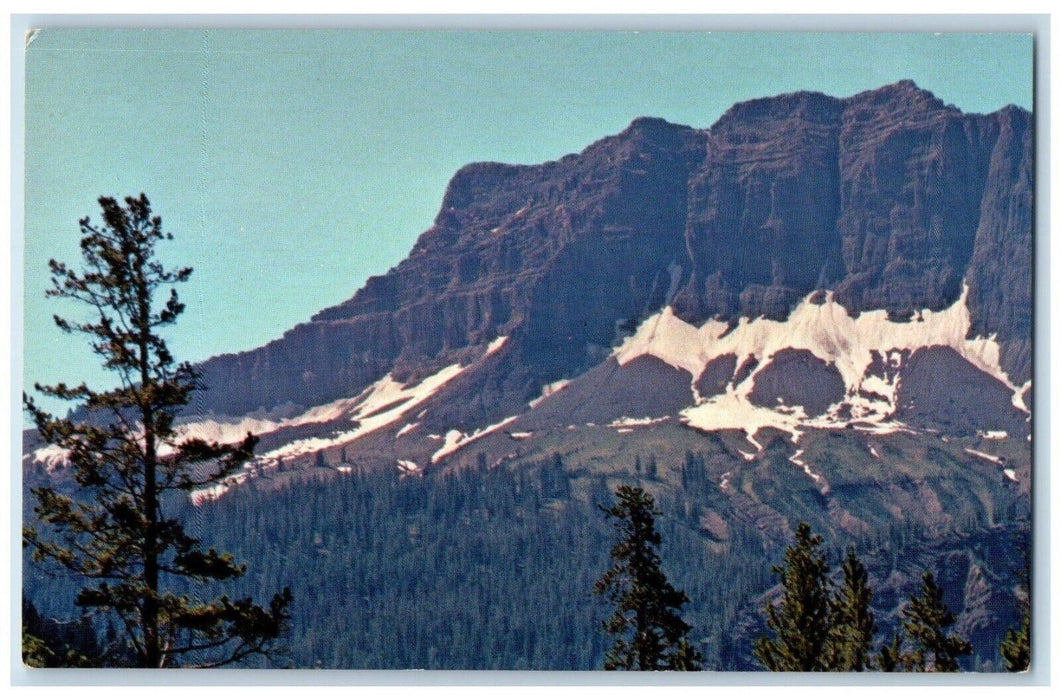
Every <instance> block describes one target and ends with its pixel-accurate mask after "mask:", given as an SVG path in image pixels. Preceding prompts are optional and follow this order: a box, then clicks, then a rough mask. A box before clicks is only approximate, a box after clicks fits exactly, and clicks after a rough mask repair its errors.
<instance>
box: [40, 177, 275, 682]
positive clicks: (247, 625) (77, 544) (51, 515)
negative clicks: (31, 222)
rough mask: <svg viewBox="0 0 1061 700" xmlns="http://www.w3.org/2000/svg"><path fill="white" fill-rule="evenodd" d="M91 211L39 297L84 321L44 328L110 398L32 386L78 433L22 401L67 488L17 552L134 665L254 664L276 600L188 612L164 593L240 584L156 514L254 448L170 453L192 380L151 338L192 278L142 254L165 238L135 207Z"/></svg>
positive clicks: (239, 569) (111, 204)
mask: <svg viewBox="0 0 1061 700" xmlns="http://www.w3.org/2000/svg"><path fill="white" fill-rule="evenodd" d="M99 204H100V206H101V207H102V209H103V223H102V224H101V225H94V224H92V223H90V220H89V218H88V217H86V218H84V219H82V220H81V221H80V227H81V233H82V239H81V251H82V255H83V263H84V271H83V272H78V271H76V270H74V269H71V268H69V267H67V266H66V264H64V263H61V262H56V261H54V260H52V261H50V263H49V265H50V267H51V272H52V281H53V288H52V289H51V290H50V291H49V292H48V296H52V297H59V298H66V299H72V300H74V301H77V302H81V303H82V304H84V305H86V306H87V307H88V308H89V309H90V316H89V320H87V321H82V322H75V321H70V320H66V319H63V318H60V317H58V316H57V317H56V318H55V322H56V324H57V325H58V327H59V328H60V329H61V330H62V331H64V332H67V333H80V334H83V335H85V336H87V337H88V340H89V345H90V347H91V349H92V350H93V352H94V353H95V354H96V355H98V356H99V357H100V359H101V360H102V364H103V366H104V367H105V368H106V369H108V370H110V371H112V372H113V373H114V374H115V375H116V377H117V384H118V386H117V388H114V389H111V390H108V391H95V390H92V389H90V388H89V387H88V386H87V385H85V384H81V385H79V386H74V387H71V386H67V385H65V384H57V385H55V386H41V385H36V389H37V391H39V392H41V393H42V394H44V395H46V396H50V397H54V398H58V399H63V400H68V401H74V402H77V403H79V404H81V407H82V416H83V417H82V418H80V419H76V418H56V417H55V416H53V415H51V414H50V413H48V412H46V411H44V410H43V409H41V408H40V407H39V406H37V405H36V404H35V403H34V401H33V399H32V398H29V397H25V398H24V402H25V406H26V409H27V411H28V412H29V413H30V414H31V415H32V417H33V421H34V423H35V424H36V427H37V430H38V431H39V432H40V436H41V438H42V439H43V440H44V441H45V442H47V443H50V444H53V445H55V446H57V447H59V448H61V449H63V450H65V452H66V454H67V460H68V462H69V464H70V466H71V469H72V474H73V476H74V479H75V480H76V488H73V489H72V490H71V491H70V492H66V491H61V490H60V489H58V488H53V487H41V488H36V489H33V490H32V493H33V496H34V498H35V499H36V506H35V509H34V512H35V514H36V520H37V522H36V523H35V524H33V525H31V526H28V527H26V528H24V530H23V541H24V543H25V544H26V546H28V547H30V548H31V549H32V554H33V557H34V559H35V560H37V561H47V562H52V563H54V564H57V565H58V566H59V567H60V568H61V569H65V570H68V571H70V572H73V573H74V574H75V575H77V576H78V577H80V578H81V579H82V580H84V581H85V584H84V585H85V587H84V588H82V589H81V590H80V592H79V593H78V594H77V598H76V601H75V602H76V604H77V605H79V606H81V607H83V608H85V609H87V610H89V611H92V612H96V613H101V614H103V615H104V616H114V617H116V618H117V621H118V622H119V625H118V626H119V628H120V629H122V630H123V631H124V637H123V642H124V644H125V645H127V648H129V649H130V650H131V652H130V653H131V654H132V655H133V656H134V657H135V662H134V663H135V665H138V666H144V667H152V668H159V667H165V666H175V665H198V666H217V665H221V664H226V663H231V662H234V661H238V660H240V659H243V658H245V657H247V656H250V655H253V654H259V653H268V652H269V651H270V650H272V648H273V645H274V643H275V641H276V639H277V638H278V637H279V636H280V634H281V633H282V631H283V630H284V627H285V623H286V620H287V606H288V603H289V601H290V593H289V591H288V590H287V589H285V590H284V592H283V593H281V594H277V595H276V596H274V597H273V599H272V602H271V603H270V604H269V606H268V607H267V608H263V607H261V606H259V605H256V604H255V603H254V602H253V601H252V600H251V599H249V598H248V599H242V600H230V599H229V598H227V597H221V598H218V599H215V600H198V599H194V598H192V597H190V596H188V595H185V594H179V593H177V592H175V590H174V589H175V588H176V587H180V588H183V589H187V588H191V587H193V586H197V585H199V584H203V583H207V582H211V581H225V580H229V579H234V578H237V577H239V576H242V575H243V573H244V571H245V568H244V567H243V566H241V565H238V564H237V563H236V562H235V561H234V560H233V558H232V557H231V556H230V555H228V554H222V553H218V552H216V551H214V550H213V549H210V550H204V548H203V547H202V546H201V543H200V542H199V540H198V539H196V538H195V537H192V536H191V535H190V534H188V533H187V532H186V531H185V529H184V526H183V525H182V523H181V522H180V521H178V520H177V519H175V518H174V517H172V516H171V515H170V513H169V510H168V509H169V508H170V507H172V506H173V505H174V501H175V500H179V497H180V496H181V494H183V493H186V492H188V491H190V490H192V489H195V488H201V487H205V486H209V485H212V484H216V483H218V482H219V481H220V480H222V479H224V478H226V477H228V476H229V475H231V474H233V473H235V472H236V471H237V470H239V469H241V468H242V466H243V465H244V463H245V462H246V461H247V460H248V459H250V458H251V456H252V450H253V448H254V445H255V439H254V438H253V437H252V436H250V435H248V436H247V438H246V439H245V440H243V441H242V442H241V443H240V444H237V445H219V444H217V443H210V442H206V441H203V440H199V439H182V438H181V436H180V435H179V434H178V433H177V431H176V430H175V429H174V425H173V424H174V419H175V417H176V415H177V413H178V412H179V411H180V410H181V409H182V408H183V407H184V406H185V405H186V404H187V403H188V401H189V399H190V397H191V394H192V392H193V391H194V390H195V389H197V388H199V386H200V383H199V375H198V372H197V371H196V370H195V369H194V368H193V367H192V366H191V365H190V364H188V363H177V362H176V360H175V359H174V357H173V355H172V354H171V353H170V351H169V349H168V347H167V345H166V342H165V340H164V339H163V338H162V336H161V335H160V334H159V333H160V330H161V329H164V328H166V327H168V326H171V325H172V324H174V323H175V322H176V320H177V318H178V316H180V314H181V312H183V310H184V305H183V304H182V303H181V302H180V301H179V299H178V297H177V292H176V289H175V288H174V287H173V285H175V284H177V283H180V282H184V281H186V280H187V279H188V278H189V276H190V275H191V272H192V271H191V268H176V269H167V268H166V267H165V266H163V264H162V263H161V262H160V261H159V260H158V259H157V257H156V245H157V244H158V243H159V242H161V241H164V240H170V239H172V235H171V234H169V233H164V232H163V229H162V222H161V219H160V218H159V217H157V216H154V215H152V212H151V206H150V203H149V202H148V200H147V197H145V196H144V195H140V197H139V198H134V197H128V198H126V199H125V206H124V207H123V206H121V205H120V204H119V203H118V202H117V201H116V200H114V199H112V198H109V197H101V198H100V200H99ZM166 287H169V294H168V296H167V297H166V298H165V301H164V302H162V303H161V304H160V305H159V303H158V299H157V298H156V297H157V296H159V295H161V294H163V293H164V292H163V290H164V288H166ZM174 496H177V497H178V498H177V499H175V498H174ZM182 582H184V583H182ZM175 584H177V585H176V586H175ZM187 584H191V585H187Z"/></svg>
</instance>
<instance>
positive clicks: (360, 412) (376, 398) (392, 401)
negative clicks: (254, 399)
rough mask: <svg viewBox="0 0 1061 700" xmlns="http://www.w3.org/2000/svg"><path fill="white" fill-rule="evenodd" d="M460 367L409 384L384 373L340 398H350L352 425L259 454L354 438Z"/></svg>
mask: <svg viewBox="0 0 1061 700" xmlns="http://www.w3.org/2000/svg"><path fill="white" fill-rule="evenodd" d="M463 371H464V368H463V367H461V366H460V365H459V364H453V365H450V366H448V367H446V368H444V369H442V370H440V371H439V372H437V373H436V374H433V375H431V376H430V377H427V378H426V379H424V380H423V381H422V382H420V383H419V384H415V385H413V386H408V385H405V384H401V383H399V382H397V381H395V380H394V379H393V378H392V377H391V375H390V374H388V375H387V376H385V377H383V378H382V379H380V380H379V381H377V382H376V383H375V384H373V385H372V386H371V387H369V388H368V389H366V390H365V391H363V392H362V393H361V394H360V395H359V396H358V397H357V399H344V401H353V402H354V403H353V405H352V406H351V407H350V408H349V409H348V411H347V413H346V416H347V417H348V418H349V420H350V421H351V422H352V423H356V424H357V425H356V427H354V429H352V430H348V431H343V432H341V433H339V434H337V435H333V436H331V437H328V438H318V437H313V438H305V439H301V440H295V441H293V442H291V443H288V444H287V445H284V446H283V447H280V448H277V449H275V450H272V451H270V452H267V453H265V454H264V455H262V456H263V457H266V458H272V459H276V458H278V457H293V456H298V455H303V454H306V453H309V452H318V451H320V450H322V449H324V448H327V447H334V446H336V445H342V444H345V443H348V442H351V441H353V440H356V439H358V438H360V437H363V436H364V435H367V434H368V433H371V432H374V431H376V430H379V429H380V428H383V427H385V426H388V425H390V424H391V423H393V422H395V421H396V420H398V419H399V418H401V417H402V416H403V415H405V414H406V413H407V412H408V411H409V410H411V409H412V408H413V407H415V406H417V405H419V404H420V403H423V402H424V401H426V400H427V399H429V398H430V397H431V396H433V395H434V394H435V393H436V392H437V391H438V390H439V389H440V388H441V387H442V386H443V385H445V384H446V383H447V382H449V381H450V380H451V379H453V378H454V377H456V376H457V375H459V374H460V373H461V372H463Z"/></svg>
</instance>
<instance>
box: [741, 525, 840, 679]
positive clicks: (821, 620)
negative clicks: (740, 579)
mask: <svg viewBox="0 0 1061 700" xmlns="http://www.w3.org/2000/svg"><path fill="white" fill-rule="evenodd" d="M773 571H774V574H775V575H777V577H778V578H779V579H780V582H781V588H782V589H783V591H784V594H783V597H782V599H781V601H780V603H779V604H777V605H774V604H770V603H768V604H767V606H766V609H765V612H766V626H767V627H768V628H769V629H770V630H771V632H773V638H770V637H761V638H760V639H758V640H756V642H755V646H754V649H753V653H754V654H755V658H756V659H757V660H758V661H759V663H761V664H762V665H763V667H764V668H766V669H767V670H768V671H828V670H830V667H829V662H828V655H827V652H828V648H827V645H828V644H829V636H830V635H829V622H830V589H829V567H828V566H827V565H826V562H825V555H824V554H823V553H822V537H821V535H814V534H812V533H811V529H810V525H808V524H807V523H800V524H799V525H798V526H797V527H796V533H795V541H794V542H793V543H792V545H790V546H789V547H788V549H786V550H785V560H784V564H783V565H781V566H775V567H773Z"/></svg>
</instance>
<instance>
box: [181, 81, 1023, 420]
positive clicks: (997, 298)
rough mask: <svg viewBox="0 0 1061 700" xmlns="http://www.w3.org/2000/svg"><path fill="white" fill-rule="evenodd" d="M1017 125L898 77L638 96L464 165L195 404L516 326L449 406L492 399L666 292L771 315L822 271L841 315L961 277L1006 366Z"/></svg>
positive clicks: (593, 357) (470, 347)
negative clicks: (634, 103) (717, 105)
mask: <svg viewBox="0 0 1061 700" xmlns="http://www.w3.org/2000/svg"><path fill="white" fill-rule="evenodd" d="M1031 142H1032V138H1031V115H1030V114H1029V113H1028V112H1026V111H1023V110H1020V109H1017V108H1007V109H1004V110H1001V111H999V112H997V113H994V114H989V115H977V114H963V113H962V112H960V111H959V110H957V109H956V108H954V107H951V106H948V105H944V104H943V103H942V102H940V101H939V100H938V99H936V98H935V97H934V96H933V95H932V94H930V93H928V92H926V91H924V90H920V89H919V88H917V87H916V86H915V85H914V84H913V83H910V82H901V83H897V84H894V85H890V86H886V87H883V88H880V89H878V90H874V91H870V92H866V93H862V94H858V95H855V96H852V97H849V98H845V99H838V98H833V97H828V96H825V95H821V94H816V93H796V94H792V95H783V96H779V97H768V98H764V99H759V100H753V101H751V102H746V103H741V104H738V105H735V106H734V107H733V108H731V109H730V110H729V111H728V112H727V113H726V114H725V115H723V117H722V118H721V119H719V121H718V122H717V123H716V124H715V125H714V126H712V127H711V128H709V129H694V128H690V127H686V126H679V125H674V124H669V123H667V122H665V121H663V120H659V119H638V120H635V121H634V122H633V123H632V124H631V125H630V126H629V127H628V128H627V129H626V130H625V131H623V132H622V133H620V134H617V135H615V136H610V137H607V138H604V139H602V140H601V141H599V142H597V143H594V144H592V145H591V146H589V147H588V148H586V149H585V150H584V151H582V152H581V153H578V154H573V155H569V156H566V157H564V158H562V159H560V160H558V161H554V162H550V163H544V164H541V165H531V166H512V165H502V164H498V163H478V164H473V165H469V166H467V167H465V168H463V169H461V170H460V171H459V172H458V173H457V174H456V175H455V176H454V177H453V179H452V181H451V182H450V185H449V187H448V190H447V192H446V194H445V197H444V199H443V201H442V205H441V208H440V211H439V214H438V216H437V217H436V220H435V222H434V224H433V225H432V226H431V228H429V229H428V230H427V231H425V232H424V233H423V234H422V235H421V236H420V238H419V240H418V241H417V243H416V245H415V246H414V247H413V249H412V251H411V252H410V254H409V256H408V258H406V259H405V260H404V261H403V262H401V263H400V264H399V265H397V266H396V267H395V268H394V269H392V270H390V271H389V272H387V273H386V274H384V275H381V276H378V277H373V278H372V279H370V280H369V281H368V283H366V285H365V286H364V288H362V289H361V290H360V291H358V292H357V294H355V295H354V296H353V297H352V298H351V299H350V300H349V301H347V302H344V303H342V304H339V305H338V306H335V307H333V308H330V309H325V310H323V311H321V312H320V313H319V314H317V315H316V316H315V317H314V318H313V319H312V320H311V321H310V322H308V323H306V324H302V325H300V326H298V327H296V328H294V329H292V330H290V331H289V332H287V333H286V334H285V335H284V336H283V337H282V338H281V339H279V340H277V341H274V342H272V343H270V344H268V345H266V346H264V347H262V348H259V349H257V350H252V351H250V352H246V353H241V354H238V355H226V356H222V357H218V358H214V359H213V360H210V361H208V362H206V363H205V364H204V366H203V369H204V371H205V375H206V384H207V386H208V387H209V390H208V391H207V392H206V393H205V394H204V395H203V397H202V399H201V401H200V402H199V403H197V404H196V409H197V410H200V411H205V410H214V411H217V412H221V413H227V414H242V413H246V412H248V411H253V410H256V409H258V408H264V409H267V410H268V409H271V408H272V407H274V406H278V405H282V404H285V403H287V402H291V403H294V404H296V405H300V406H312V405H320V404H324V403H328V402H330V401H333V400H336V399H340V398H344V397H349V396H352V395H355V394H356V393H358V392H360V391H362V390H363V389H364V388H365V387H367V386H369V385H370V384H372V383H373V382H375V381H377V380H379V379H380V378H381V377H383V376H384V375H386V374H388V373H391V374H392V375H393V376H394V377H397V378H398V379H406V378H408V377H415V376H416V375H417V374H418V373H420V374H423V373H427V374H430V373H433V372H436V371H438V370H440V369H442V368H443V367H445V366H447V365H449V364H452V363H453V362H467V361H468V360H469V358H470V357H473V356H475V355H476V354H477V352H478V350H479V349H481V347H482V346H484V345H485V344H487V343H489V342H490V341H492V340H494V339H496V338H497V337H500V336H509V337H510V338H511V347H510V348H508V350H509V353H508V360H507V361H506V362H502V363H498V364H497V366H496V367H495V369H494V372H495V374H496V373H500V374H501V375H504V376H503V377H501V378H498V379H496V380H494V381H493V382H492V383H493V385H494V386H493V388H492V389H491V391H490V395H489V396H490V398H489V401H488V404H489V405H484V406H477V407H475V408H474V410H472V409H469V410H468V411H463V412H462V411H457V412H456V413H457V414H459V415H455V416H454V418H455V419H456V420H468V421H475V422H481V421H487V422H489V421H493V420H496V419H500V418H502V417H503V415H502V414H505V413H506V412H507V411H511V410H512V407H513V406H514V405H516V404H517V403H520V402H523V401H526V400H529V399H531V398H533V397H534V396H537V395H538V394H539V393H540V390H541V388H542V387H543V386H544V385H546V384H549V383H551V382H554V381H557V380H559V379H563V378H570V377H572V376H575V375H577V374H579V373H581V372H583V371H585V370H588V369H589V368H591V367H593V366H595V365H596V364H598V363H599V362H601V361H602V360H603V359H604V358H606V357H607V356H608V355H609V353H610V348H612V347H613V346H614V345H616V344H617V343H618V342H620V341H621V339H622V337H623V335H624V334H625V333H628V332H629V331H630V330H631V329H632V328H634V327H636V326H637V325H638V324H639V323H640V322H641V321H642V320H644V319H645V318H647V317H648V316H651V315H652V314H653V313H655V312H657V311H658V310H660V309H662V308H664V307H667V306H669V307H670V308H672V310H673V312H674V314H675V316H676V317H677V318H679V319H681V320H683V321H686V322H688V323H690V324H693V325H696V326H699V325H701V324H702V323H703V322H705V321H708V320H711V319H716V320H720V321H723V322H727V323H733V322H736V321H737V319H740V318H742V317H743V318H749V319H754V318H757V317H765V318H768V319H772V320H782V319H785V318H788V316H789V315H790V314H791V312H792V310H793V309H794V308H795V307H796V306H797V305H798V304H799V303H800V302H801V300H802V299H804V298H805V297H806V296H807V295H808V294H810V293H812V292H814V291H815V290H832V291H833V292H834V294H835V299H836V301H837V303H839V304H840V305H842V306H843V308H845V309H846V310H847V311H848V312H849V313H851V314H852V315H856V316H857V315H858V314H859V313H861V312H864V311H874V310H883V311H885V312H887V314H888V316H889V318H891V319H893V320H906V319H909V318H910V316H911V314H913V313H915V312H918V311H920V310H922V309H928V310H933V311H938V310H941V309H945V308H948V307H950V306H951V305H953V304H954V303H955V301H957V299H958V298H959V296H961V294H962V290H963V283H964V284H965V285H967V286H968V295H967V307H968V311H969V315H970V327H969V332H970V334H971V335H972V336H979V337H985V338H986V337H990V336H992V334H994V336H995V337H996V339H997V341H998V344H999V348H1000V353H1001V354H1000V359H999V362H1000V365H1001V367H1002V368H1003V369H1004V370H1005V371H1006V373H1007V375H1008V376H1009V377H1010V379H1011V380H1012V381H1013V382H1014V383H1016V384H1018V385H1020V384H1023V383H1024V382H1026V381H1027V380H1028V379H1029V378H1030V328H1031V316H1030V313H1031V311H1030V310H1031V284H1030V270H1031V265H1030V259H1031V192H1032V182H1031ZM337 254H342V251H337ZM351 254H356V251H351ZM705 381H706V380H705ZM704 388H705V391H711V390H713V389H710V387H708V386H705V387H704ZM716 389H717V387H716ZM469 411H470V412H469ZM473 414H474V415H473ZM483 424H484V425H485V424H486V423H483Z"/></svg>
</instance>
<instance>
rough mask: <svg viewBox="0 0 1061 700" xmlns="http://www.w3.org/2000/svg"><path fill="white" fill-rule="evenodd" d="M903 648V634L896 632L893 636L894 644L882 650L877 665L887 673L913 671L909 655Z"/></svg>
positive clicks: (887, 645)
mask: <svg viewBox="0 0 1061 700" xmlns="http://www.w3.org/2000/svg"><path fill="white" fill-rule="evenodd" d="M902 647H903V635H902V632H896V633H895V634H894V635H893V636H892V643H891V644H886V645H884V646H882V647H881V648H880V655H879V656H877V664H878V665H879V666H880V670H882V671H884V672H886V673H892V672H896V671H912V670H913V667H912V660H911V659H910V657H909V655H908V654H905V653H904V652H903V649H902Z"/></svg>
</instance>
